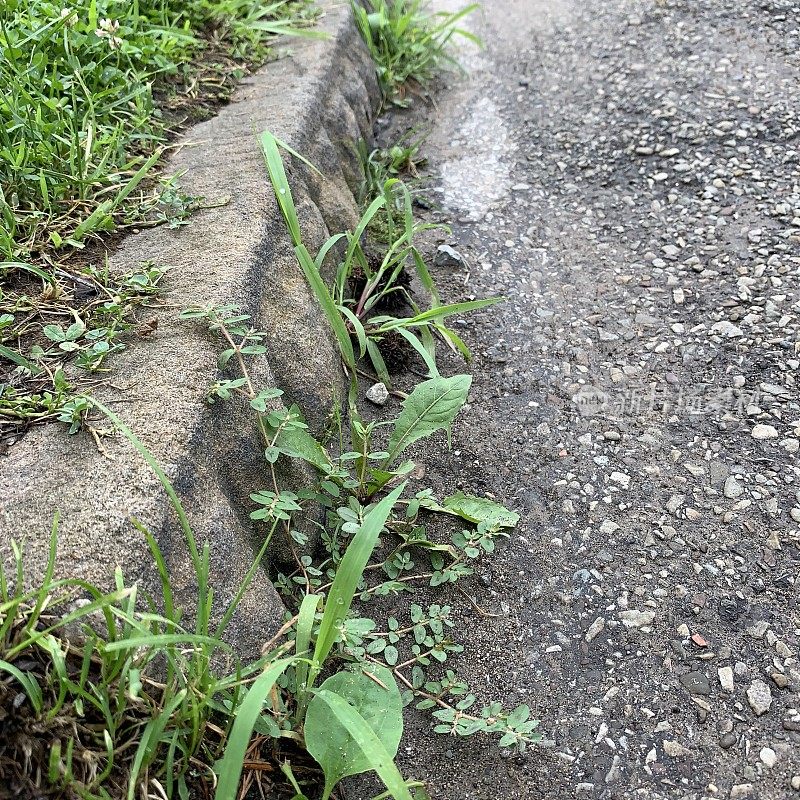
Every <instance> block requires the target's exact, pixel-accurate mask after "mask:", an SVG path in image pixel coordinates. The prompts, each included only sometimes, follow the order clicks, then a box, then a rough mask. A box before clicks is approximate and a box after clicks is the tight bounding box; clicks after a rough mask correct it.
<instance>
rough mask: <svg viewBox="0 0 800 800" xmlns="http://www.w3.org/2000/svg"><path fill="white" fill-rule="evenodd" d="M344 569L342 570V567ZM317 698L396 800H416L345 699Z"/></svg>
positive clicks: (323, 693)
mask: <svg viewBox="0 0 800 800" xmlns="http://www.w3.org/2000/svg"><path fill="white" fill-rule="evenodd" d="M340 569H341V567H340ZM315 695H316V696H317V697H319V698H320V699H321V700H323V701H324V702H325V703H326V704H327V705H328V707H329V708H330V709H331V711H332V712H333V713H334V715H335V716H336V718H337V719H338V720H339V722H340V723H341V724H342V726H343V727H344V728H345V729H346V730H347V732H348V733H349V734H350V736H351V737H352V738H353V740H354V741H355V742H356V744H357V745H358V746H359V747H360V748H361V751H362V752H363V753H364V756H365V757H366V758H367V760H368V761H369V763H370V767H371V768H372V769H373V770H374V771H375V772H376V773H377V775H378V777H380V779H381V780H382V781H383V783H384V785H385V786H386V788H387V789H388V790H389V792H390V793H391V795H392V797H393V798H395V800H413V798H412V797H411V792H409V790H408V787H407V786H406V783H405V781H404V780H403V776H402V775H401V774H400V770H399V769H397V766H396V764H395V763H394V760H393V759H392V757H391V756H390V755H389V753H388V751H387V750H386V748H385V747H384V745H383V742H381V740H380V739H379V738H378V737H377V736H376V735H375V732H374V731H373V730H372V728H370V726H369V725H368V724H367V723H366V721H365V720H364V717H362V716H361V714H359V713H358V711H356V709H355V708H353V706H351V705H350V703H348V702H347V700H345V699H344V698H343V697H341V696H340V695H338V694H336V692H332V691H330V690H328V689H319V690H318V691H317V692H315Z"/></svg>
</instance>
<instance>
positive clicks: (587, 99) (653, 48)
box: [400, 0, 800, 800]
mask: <svg viewBox="0 0 800 800" xmlns="http://www.w3.org/2000/svg"><path fill="white" fill-rule="evenodd" d="M471 27H472V29H473V30H474V31H476V32H478V33H479V34H480V35H482V36H483V38H484V40H485V44H486V48H485V50H483V51H482V52H480V53H466V54H465V56H464V59H465V62H466V66H467V68H468V69H469V71H470V78H469V80H466V81H465V80H462V79H459V78H454V79H453V81H452V84H451V85H450V86H449V87H448V88H447V89H446V90H445V91H444V92H442V93H441V94H440V95H439V97H438V98H437V104H438V105H437V109H436V111H435V117H434V119H433V122H431V121H430V114H431V113H433V112H432V111H431V109H430V108H426V107H424V106H422V105H420V104H417V110H416V112H414V114H412V116H411V122H413V123H418V124H421V125H422V126H423V128H424V127H425V125H426V124H427V126H428V127H429V128H430V127H431V126H432V129H431V131H430V135H429V138H428V143H427V145H426V148H425V154H426V155H427V156H428V158H429V160H430V168H431V170H432V172H433V175H434V179H433V184H432V188H431V190H430V192H429V194H430V196H432V197H433V198H435V199H436V200H437V202H439V203H440V204H441V206H442V208H443V209H444V212H445V213H444V214H443V216H444V217H446V218H448V219H450V220H451V221H452V222H453V233H452V236H451V237H448V238H446V239H445V240H444V241H442V242H439V243H443V244H446V245H448V246H449V247H450V248H452V250H453V251H455V252H456V253H458V255H459V259H460V260H455V259H452V258H447V259H445V258H443V257H442V258H440V259H439V264H440V265H439V266H437V267H435V274H436V278H437V280H438V281H439V283H440V288H441V289H442V294H443V297H445V298H446V299H447V300H448V301H453V300H456V299H468V298H472V297H484V296H487V295H495V294H501V295H504V296H505V297H506V298H507V300H506V302H505V303H504V304H503V305H501V306H495V307H492V308H490V309H488V310H485V311H482V312H480V313H478V314H474V315H471V316H469V317H465V318H464V319H463V320H459V321H457V323H456V328H457V330H458V331H459V333H461V334H462V335H463V336H464V338H465V339H466V340H467V342H468V344H469V345H470V346H471V347H472V348H473V350H474V352H475V360H474V362H473V365H472V368H471V371H472V372H473V374H474V385H473V389H472V391H471V395H470V402H469V406H468V408H467V409H466V410H465V412H464V413H463V415H462V417H461V419H460V421H459V422H458V424H457V426H456V429H455V436H454V445H453V447H454V449H455V451H457V452H456V455H457V458H454V457H451V456H449V455H448V454H447V453H437V452H436V450H435V449H433V448H431V449H430V451H429V453H428V454H427V456H426V457H425V458H423V459H421V460H422V461H423V462H424V464H425V467H426V470H427V474H426V481H427V482H428V483H429V484H431V483H432V484H433V486H434V487H435V488H436V490H437V491H438V492H440V493H444V492H446V491H447V490H450V489H455V488H456V487H458V488H461V487H463V488H464V489H465V491H466V490H469V489H471V490H477V491H478V492H481V491H483V492H491V493H492V494H493V495H494V496H495V497H497V498H498V499H501V500H505V501H507V502H508V503H510V504H511V505H512V506H513V507H514V508H515V509H516V510H518V511H519V512H520V513H521V514H522V517H523V519H522V522H521V524H520V526H519V528H518V530H517V531H516V532H515V533H514V534H513V535H512V537H511V538H510V540H509V541H508V542H506V543H505V544H503V545H501V546H500V547H498V552H497V553H496V554H495V555H494V556H493V558H492V559H489V560H487V561H486V562H485V564H484V565H483V566H482V567H481V569H480V576H479V578H480V580H476V581H473V582H472V583H471V584H469V585H465V588H466V591H467V592H468V593H469V594H470V595H471V596H473V597H474V598H475V601H476V603H477V605H478V606H479V607H481V608H485V609H487V610H489V611H491V612H492V613H495V614H499V615H500V616H499V618H495V617H486V616H483V615H481V614H479V613H477V612H476V611H475V609H474V608H472V607H471V606H470V605H469V604H466V603H464V604H462V605H461V606H460V613H461V615H462V640H465V644H466V652H465V655H464V656H463V658H462V659H461V661H460V663H459V665H458V667H459V674H460V675H461V677H463V678H465V679H466V680H467V681H468V682H469V683H470V685H471V687H472V689H473V691H475V692H476V693H477V694H478V695H479V696H480V698H481V699H482V700H486V701H489V700H495V699H497V700H502V701H504V702H506V703H507V704H511V705H513V704H514V703H519V702H527V703H529V704H530V705H531V707H532V708H533V710H534V714H535V715H536V716H537V717H538V718H539V719H541V730H542V732H543V733H544V734H545V737H546V738H547V739H549V740H550V741H549V744H548V745H546V746H543V747H538V748H535V749H533V750H531V751H529V752H528V753H526V754H524V755H522V756H520V755H515V754H511V753H502V752H500V751H498V750H497V749H496V747H494V746H493V745H489V744H487V743H486V740H475V739H470V740H462V739H448V738H446V737H436V736H435V735H434V734H432V733H431V732H430V728H431V727H432V725H431V724H430V721H429V720H428V719H426V718H423V717H421V716H420V717H417V716H416V715H411V716H410V717H409V721H408V725H409V727H410V728H411V729H412V731H413V735H412V738H411V739H410V740H409V741H406V740H404V744H403V746H402V747H401V754H400V760H401V763H402V765H403V767H404V768H405V769H406V770H407V771H408V772H409V773H410V774H413V775H415V776H420V777H423V778H426V779H428V780H429V781H430V785H431V793H432V796H433V797H434V798H440V799H441V800H450V798H453V800H454V799H455V798H459V799H462V798H511V797H515V798H516V797H519V798H548V799H553V798H557V799H558V800H566V798H570V800H571V799H572V798H584V797H585V798H615V799H616V798H640V797H641V798H648V799H649V798H654V799H656V800H657V799H659V798H717V797H720V798H729V797H753V798H761V799H763V800H773V799H774V800H782V799H783V798H790V797H799V798H800V794H798V791H800V790H799V789H798V786H800V778H798V776H800V662H799V661H798V650H799V649H800V606H799V604H798V596H799V595H800V579H799V578H798V573H799V571H800V528H799V523H800V491H798V490H800V466H799V462H800V458H799V457H798V449H799V445H800V401H799V399H798V367H800V344H799V335H798V334H799V331H800V285H799V282H800V5H798V4H797V2H791V1H790V2H781V1H780V0H765V1H764V2H748V1H747V0H726V1H725V2H722V1H721V0H708V2H703V3H690V2H683V1H681V2H673V1H672V0H656V1H653V0H650V1H649V2H644V1H643V0H628V1H626V2H622V1H621V0H611V2H607V3H602V4H597V3H592V4H589V3H584V4H578V3H569V2H549V3H548V2H541V0H527V1H524V0H499V1H498V2H496V3H492V4H491V6H487V7H486V8H485V10H484V12H483V16H481V17H479V18H476V19H474V20H473V21H472V22H471ZM446 252H448V253H449V252H450V251H446ZM450 367H451V368H452V369H455V368H458V367H457V365H456V363H455V362H453V364H452V365H450ZM456 463H458V464H459V467H458V468H456V467H455V466H454V465H455V464H456Z"/></svg>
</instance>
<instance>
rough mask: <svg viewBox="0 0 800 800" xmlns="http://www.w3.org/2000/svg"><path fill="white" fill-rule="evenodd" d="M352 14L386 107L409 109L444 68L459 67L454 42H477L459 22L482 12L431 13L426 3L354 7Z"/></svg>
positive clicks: (372, 1)
mask: <svg viewBox="0 0 800 800" xmlns="http://www.w3.org/2000/svg"><path fill="white" fill-rule="evenodd" d="M352 7H353V13H354V15H355V18H356V23H357V24H358V28H359V31H360V32H361V36H362V37H363V39H364V41H365V43H366V45H367V48H368V49H369V52H370V55H371V56H372V59H373V61H374V62H375V67H376V70H377V73H378V82H379V83H380V86H381V89H382V91H383V95H384V99H385V101H386V102H390V103H395V104H397V105H407V103H408V102H409V94H411V93H413V92H415V91H419V90H421V89H424V88H426V87H427V86H428V85H429V84H430V83H431V81H432V80H433V78H434V77H435V75H436V74H437V73H438V72H439V71H440V70H441V68H442V66H443V65H446V64H451V65H453V64H457V62H456V61H455V60H454V59H453V57H452V56H451V55H450V54H449V52H448V45H449V44H450V41H451V40H452V39H453V37H458V36H460V37H462V38H465V39H469V40H470V41H473V42H476V43H477V42H478V41H479V40H478V39H477V37H476V36H475V35H474V34H472V33H470V32H469V31H467V30H465V29H464V28H461V27H460V26H459V22H460V21H461V20H462V19H463V18H464V17H465V16H467V15H468V14H471V13H472V12H473V11H475V10H476V9H477V8H478V5H477V4H472V5H469V6H466V7H465V8H463V9H461V10H460V11H457V12H454V13H451V12H447V11H440V12H435V13H434V12H432V11H430V6H429V3H428V2H427V0H365V2H364V4H363V5H361V4H360V3H356V2H352Z"/></svg>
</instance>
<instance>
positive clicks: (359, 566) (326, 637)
mask: <svg viewBox="0 0 800 800" xmlns="http://www.w3.org/2000/svg"><path fill="white" fill-rule="evenodd" d="M405 487H406V485H405V483H402V484H400V486H398V487H397V488H396V489H395V490H394V491H393V492H392V493H391V494H389V495H387V496H386V497H384V498H383V500H381V501H380V503H378V504H377V505H376V506H375V507H374V508H373V509H372V510H371V511H370V512H369V513H368V514H367V515H366V517H364V522H363V524H362V525H361V527H360V528H359V529H358V533H356V535H355V536H354V537H353V540H352V541H351V542H350V545H349V546H348V548H347V550H346V551H345V554H344V557H343V558H342V560H341V563H340V564H339V568H338V569H337V570H336V577H335V578H334V579H333V584H332V585H331V588H330V591H329V592H328V598H327V600H326V601H325V611H324V612H323V614H322V622H321V623H320V626H319V635H318V638H317V646H316V647H315V649H314V658H313V665H312V670H314V672H313V674H312V676H311V678H310V680H309V685H312V684H313V682H314V678H315V677H316V674H317V673H318V672H319V670H320V668H321V666H322V664H323V663H324V662H325V659H326V658H327V657H328V653H330V651H331V647H333V643H334V641H336V636H337V634H338V627H339V623H340V622H341V621H342V620H343V619H344V618H345V617H346V616H347V612H348V611H350V605H351V604H352V602H353V595H354V594H355V592H356V588H357V586H358V582H359V581H360V580H361V576H362V574H363V573H364V567H366V566H367V562H368V561H369V557H370V556H371V555H372V551H373V550H374V549H375V544H376V542H377V541H378V536H380V533H381V531H382V530H383V526H384V524H385V523H386V520H387V519H388V517H389V514H390V513H391V511H392V508H393V506H394V504H395V503H396V502H397V500H398V499H399V498H400V495H401V494H402V493H403V489H405Z"/></svg>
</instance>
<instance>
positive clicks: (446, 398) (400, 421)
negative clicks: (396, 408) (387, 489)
mask: <svg viewBox="0 0 800 800" xmlns="http://www.w3.org/2000/svg"><path fill="white" fill-rule="evenodd" d="M471 384H472V377H471V376H469V375H453V376H452V377H451V378H442V377H437V378H431V379H430V380H427V381H423V382H422V383H420V384H418V385H417V386H416V387H415V388H414V391H413V392H411V394H410V395H409V396H408V397H407V398H406V399H405V400H404V401H403V411H402V412H401V414H400V416H399V417H398V418H397V420H396V421H395V424H394V430H393V431H392V436H391V438H390V439H389V457H388V458H387V459H386V461H385V462H384V464H383V466H384V467H386V466H387V465H388V464H390V463H391V462H392V461H393V460H394V459H395V458H396V457H397V456H398V455H399V454H400V453H402V452H403V450H405V449H406V448H407V447H408V446H409V445H410V444H412V443H413V442H416V441H417V439H422V438H423V437H425V436H430V435H431V434H432V433H435V432H436V431H439V430H444V431H447V434H448V440H449V436H450V426H451V425H452V424H453V420H454V419H455V418H456V414H458V412H459V411H460V409H461V406H463V405H464V403H465V402H466V399H467V393H468V392H469V387H470V385H471Z"/></svg>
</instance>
